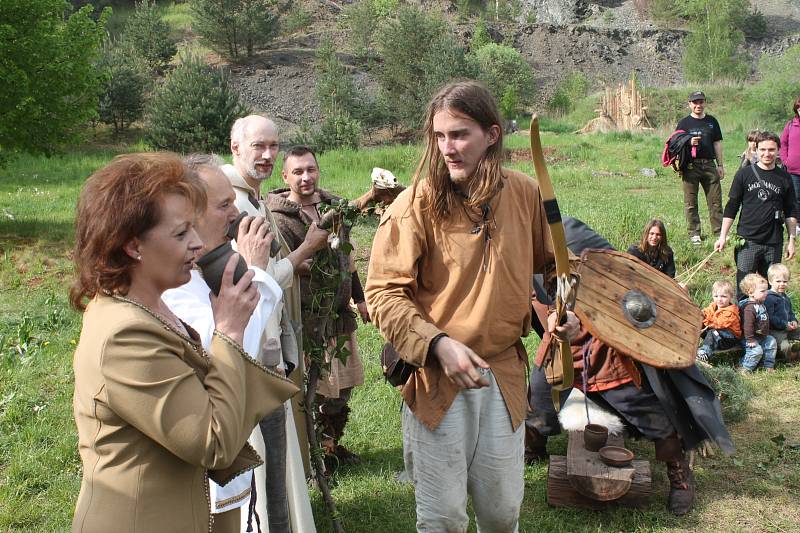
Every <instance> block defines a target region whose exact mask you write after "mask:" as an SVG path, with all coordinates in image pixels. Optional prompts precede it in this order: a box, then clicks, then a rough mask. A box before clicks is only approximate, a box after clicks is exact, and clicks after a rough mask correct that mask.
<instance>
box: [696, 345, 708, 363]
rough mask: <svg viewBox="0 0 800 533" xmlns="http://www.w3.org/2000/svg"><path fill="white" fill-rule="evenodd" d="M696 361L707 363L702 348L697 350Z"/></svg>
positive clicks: (706, 356)
mask: <svg viewBox="0 0 800 533" xmlns="http://www.w3.org/2000/svg"><path fill="white" fill-rule="evenodd" d="M697 360H698V361H700V362H702V363H708V352H707V351H705V350H703V349H702V348H701V349H699V350H697Z"/></svg>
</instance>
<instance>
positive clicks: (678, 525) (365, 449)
mask: <svg viewBox="0 0 800 533" xmlns="http://www.w3.org/2000/svg"><path fill="white" fill-rule="evenodd" d="M681 91H682V89H681ZM721 122H723V121H722V119H721ZM723 127H724V122H723ZM543 129H545V130H546V131H545V133H544V136H543V143H544V145H545V147H546V150H547V158H548V163H549V168H550V171H551V174H552V177H553V181H554V183H555V188H556V193H557V195H558V198H559V202H560V204H561V209H562V212H563V213H565V214H569V215H573V216H577V217H578V218H581V219H583V220H584V221H586V222H588V223H589V224H591V225H592V226H594V227H595V228H596V229H597V230H598V231H600V232H601V233H603V234H604V235H606V237H607V238H608V239H609V240H610V241H611V243H612V244H613V245H615V246H616V247H619V248H624V247H627V246H628V245H629V244H631V243H633V242H635V241H637V240H638V238H639V233H640V231H641V228H642V227H643V225H644V224H645V222H646V221H647V220H648V219H649V218H650V217H652V216H659V217H662V218H663V219H664V220H665V222H666V223H667V228H668V232H669V236H670V243H671V244H672V246H673V248H674V249H675V254H676V259H677V264H678V272H679V273H680V272H681V271H683V270H685V269H687V268H689V267H690V266H691V265H694V264H696V263H697V262H699V261H700V260H702V259H703V258H704V257H705V256H706V255H707V254H709V253H710V251H711V244H710V243H709V242H708V241H706V242H705V243H704V245H702V246H699V247H692V246H690V245H689V244H688V243H687V242H686V237H685V235H686V225H685V221H684V219H683V210H682V194H681V188H680V181H679V179H678V177H677V176H676V175H675V174H674V173H673V172H672V171H671V170H664V169H661V168H660V167H659V160H660V154H661V147H662V146H663V138H662V136H660V135H658V134H652V135H643V136H634V135H628V134H609V135H585V136H576V135H573V134H570V133H563V131H564V128H563V127H562V126H559V123H557V122H552V121H551V122H550V123H549V125H548V127H547V128H543ZM552 130H555V131H560V132H562V133H554V132H553V131H552ZM103 135H104V134H103V133H99V134H98V136H97V137H96V138H95V139H94V141H93V143H94V144H93V146H95V147H93V148H86V149H83V150H79V151H76V152H75V153H73V154H71V155H67V156H64V157H58V158H52V159H43V158H35V157H22V158H20V159H18V160H16V161H14V162H13V163H12V164H11V165H10V166H9V167H7V168H5V169H2V170H0V291H1V292H0V296H1V297H0V312H2V316H3V321H2V323H1V324H0V531H14V532H17V531H19V532H23V531H25V532H27V531H37V532H38V531H47V532H50V531H54V532H60V531H67V530H68V529H69V524H70V520H71V516H72V512H73V509H74V505H75V499H76V497H77V494H78V490H79V486H80V459H79V457H78V453H77V444H76V433H75V427H74V423H73V420H72V413H71V396H72V370H71V369H72V366H71V358H72V352H73V350H74V342H75V339H76V338H77V336H78V332H79V329H80V317H79V316H78V315H77V314H76V313H74V312H72V311H71V310H69V309H68V307H67V305H66V291H67V289H68V286H69V283H70V279H71V275H72V266H71V257H70V254H71V247H72V241H73V237H72V217H73V210H74V205H75V201H76V198H77V195H78V192H79V190H80V187H81V185H82V183H83V181H84V180H85V178H86V176H88V175H89V174H90V173H91V172H92V171H93V170H94V169H96V168H98V167H99V166H101V165H102V164H104V163H105V162H106V161H108V159H110V158H111V157H112V155H113V153H116V152H118V151H120V147H119V146H115V145H114V144H112V143H110V141H109V140H108V139H106V138H105V137H104V136H103ZM528 140H529V139H528V137H526V136H524V135H512V136H509V137H508V138H507V142H506V145H507V147H508V148H509V149H510V150H512V155H513V156H514V157H515V158H516V157H519V156H521V155H522V154H523V153H524V152H525V150H526V147H527V145H528ZM98 144H100V145H101V147H100V148H96V146H97V145H98ZM734 146H735V143H734ZM140 148H141V147H139V149H140ZM420 150H421V149H420V147H418V146H414V145H410V146H397V147H381V148H375V149H371V150H362V151H359V152H352V151H351V152H328V153H326V154H323V155H322V156H321V157H320V167H321V169H322V181H321V185H322V186H323V187H325V188H328V189H330V190H332V191H334V192H336V193H339V194H341V195H344V196H346V197H355V196H357V195H360V194H361V193H362V192H364V191H366V190H367V187H368V184H369V174H370V172H371V169H372V167H374V166H381V167H383V168H388V169H390V170H392V171H393V172H394V173H395V175H397V176H398V178H399V179H400V180H401V181H403V182H404V183H408V181H409V180H410V178H411V176H412V174H413V170H414V167H415V164H416V162H417V158H418V157H419V155H420ZM735 153H736V149H734V148H733V147H732V146H731V144H730V141H726V154H727V156H726V160H727V161H726V163H727V165H726V166H730V165H733V164H734V157H732V156H734V155H735ZM514 166H516V167H518V168H520V169H521V170H523V171H525V172H528V173H531V172H532V167H531V164H530V162H529V161H527V160H519V161H518V162H516V163H514ZM641 168H654V169H656V170H657V175H656V177H655V178H646V177H644V176H642V175H641V174H640V169H641ZM730 168H733V167H730ZM275 172H276V173H275V175H274V177H273V178H272V179H271V180H270V182H269V186H271V187H277V186H279V185H281V183H280V179H279V177H278V172H279V169H276V171H275ZM729 183H730V177H729V178H726V180H725V182H724V187H725V188H726V189H727V186H728V184H729ZM701 216H702V219H703V221H704V227H705V228H707V224H706V221H707V220H708V216H707V213H706V212H705V207H704V206H703V207H701ZM11 217H13V219H12V218H11ZM376 225H377V223H376V221H375V220H374V219H368V220H366V221H364V223H363V224H361V225H359V226H358V227H356V229H355V230H354V239H355V241H356V244H357V255H356V260H357V264H358V268H359V270H360V271H361V272H362V273H364V272H365V270H366V265H367V260H368V257H369V255H368V254H369V244H370V241H371V238H372V234H373V233H374V231H375V228H376ZM731 265H732V252H726V253H725V254H724V255H723V256H722V257H715V258H714V259H713V260H712V261H711V262H710V263H709V265H708V266H707V268H705V269H704V270H703V272H701V273H699V274H698V275H697V276H696V277H695V278H694V279H693V280H692V282H691V284H690V292H691V294H692V296H693V297H694V299H695V301H696V302H698V303H701V304H705V303H707V301H708V300H709V297H710V294H709V293H710V291H709V287H710V284H711V282H713V281H714V280H716V279H718V278H720V277H728V278H732V276H733V271H732V269H731ZM791 268H792V271H793V272H794V274H795V277H796V276H797V275H798V270H797V268H796V266H795V264H794V263H793V264H792V265H791ZM790 292H794V293H800V290H798V289H795V288H793V287H790ZM796 305H797V304H796ZM526 344H527V345H528V347H529V348H532V347H533V345H534V344H535V342H533V341H532V340H530V339H529V340H528V342H527V343H526ZM381 345H382V340H381V338H380V335H379V334H378V332H377V330H376V329H375V328H374V327H373V326H364V327H362V328H361V329H360V330H359V346H360V352H361V356H362V359H363V360H364V364H365V367H366V382H365V384H364V386H362V387H359V388H357V389H356V391H355V393H354V396H353V400H352V409H353V411H352V413H351V421H350V423H349V425H348V431H347V435H346V437H345V440H344V444H345V445H347V446H348V447H349V448H351V449H352V450H353V451H355V452H356V453H358V454H360V455H361V456H362V458H363V459H364V462H363V464H362V465H359V466H355V467H348V468H345V469H342V470H341V471H340V472H339V473H338V474H337V475H336V486H335V489H334V497H335V498H336V501H337V505H338V506H339V509H340V511H341V515H342V521H343V523H344V526H345V529H346V530H347V531H349V532H365V533H367V532H370V533H371V532H378V531H380V532H384V531H387V532H395V531H397V532H401V531H413V528H414V496H413V491H412V489H411V487H409V486H408V485H403V484H400V483H398V482H397V481H396V480H395V474H396V473H397V472H399V471H400V470H401V468H402V444H401V431H400V417H399V405H400V399H399V396H398V394H397V392H396V391H395V390H393V389H392V388H391V387H389V386H388V385H386V384H385V383H384V382H383V379H382V377H381V374H380V369H379V364H378V354H379V351H380V347H381ZM746 379H748V380H749V381H750V382H751V383H752V384H753V385H754V390H755V397H754V400H753V403H752V406H751V409H750V411H749V414H748V415H747V418H745V419H744V420H742V421H741V422H737V423H735V424H732V425H731V426H730V429H731V432H732V434H733V436H734V441H735V442H736V444H737V446H738V454H737V456H736V457H734V458H724V457H718V456H717V457H711V458H705V459H701V460H700V461H699V462H698V466H697V469H696V476H697V480H698V487H699V492H698V502H697V510H696V511H695V512H694V513H692V514H691V515H689V516H687V517H684V518H676V517H673V516H671V515H670V514H669V513H667V512H666V510H665V509H664V502H665V498H666V487H667V480H666V475H665V472H664V469H663V467H662V465H661V464H659V463H657V462H655V461H654V458H653V448H652V445H651V444H649V443H647V442H633V443H632V446H633V448H634V450H635V452H636V453H637V455H639V456H642V457H644V458H647V459H650V460H651V464H652V466H653V489H654V495H653V497H652V500H651V504H650V506H649V507H648V508H647V509H645V510H641V511H629V510H624V511H623V510H617V511H612V512H604V513H594V512H585V511H578V510H565V509H551V508H549V507H548V506H547V504H546V503H545V479H546V467H545V466H544V465H540V466H536V467H530V468H527V469H526V477H525V480H526V493H525V500H524V503H523V510H522V517H521V530H522V531H531V532H532V531H642V532H645V531H694V530H698V531H726V532H727V531H753V530H759V531H761V530H764V531H793V530H794V531H796V530H798V529H800V506H798V501H800V452H798V450H797V449H796V448H793V447H792V446H790V445H797V444H798V443H800V430H798V429H797V428H798V424H799V423H800V410H798V409H797V387H798V380H800V367H792V368H782V369H779V371H778V372H776V373H775V374H773V375H766V374H756V375H754V376H751V377H748V378H746ZM780 435H783V438H784V440H783V441H781V439H780V438H776V437H778V436H780ZM773 439H775V440H773ZM565 450H566V440H565V439H564V437H563V436H561V437H557V438H554V439H552V440H551V444H550V451H551V452H553V453H564V451H565ZM312 498H313V505H314V510H315V514H316V516H317V525H318V528H319V530H320V531H323V532H324V531H330V526H329V524H328V521H327V519H326V517H325V513H324V510H323V507H322V502H321V499H320V498H319V495H318V494H317V493H316V492H315V493H313V495H312ZM471 531H474V525H473V529H472V530H471Z"/></svg>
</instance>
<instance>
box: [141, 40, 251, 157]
mask: <svg viewBox="0 0 800 533" xmlns="http://www.w3.org/2000/svg"><path fill="white" fill-rule="evenodd" d="M247 112H248V110H247V108H246V107H245V106H243V105H242V104H241V103H240V102H239V95H238V94H237V93H236V91H235V90H234V89H233V87H232V86H231V84H230V79H229V76H228V75H227V74H226V73H225V72H224V71H222V70H221V69H218V68H213V67H209V66H208V65H206V64H205V63H203V61H202V60H201V59H200V58H198V57H195V56H188V57H186V58H184V60H183V61H182V62H181V63H180V64H179V65H178V66H177V67H176V68H175V70H173V71H172V72H171V73H170V74H169V76H167V79H166V80H165V81H164V83H163V85H161V87H159V88H158V90H157V91H156V94H155V95H154V97H153V99H152V102H151V105H150V107H149V109H148V112H147V121H148V127H147V131H146V134H145V138H146V140H147V142H148V143H150V145H152V146H153V147H154V148H157V149H162V150H172V151H175V152H182V153H188V152H222V151H225V150H227V149H228V140H229V139H228V138H229V135H230V131H231V126H232V125H233V121H234V120H236V119H237V118H238V117H241V116H244V115H246V114H247Z"/></svg>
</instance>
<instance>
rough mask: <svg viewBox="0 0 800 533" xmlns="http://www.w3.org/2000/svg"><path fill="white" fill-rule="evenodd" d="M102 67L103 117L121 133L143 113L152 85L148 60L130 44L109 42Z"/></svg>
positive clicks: (101, 118)
mask: <svg viewBox="0 0 800 533" xmlns="http://www.w3.org/2000/svg"><path fill="white" fill-rule="evenodd" d="M98 68H99V69H100V71H101V72H103V87H102V91H101V93H100V107H99V113H100V120H101V121H102V122H104V123H106V124H112V125H113V126H114V133H117V134H118V133H120V132H122V131H123V130H125V129H126V128H128V127H129V126H130V125H131V123H132V122H133V121H135V120H138V119H139V118H141V116H142V112H143V110H144V103H145V94H146V92H147V89H148V88H149V86H150V78H149V77H148V75H147V64H146V63H145V62H144V61H143V60H142V59H141V58H140V57H139V56H138V55H135V54H134V55H132V54H130V52H129V50H128V49H127V48H120V47H112V46H110V45H109V46H107V47H106V50H105V53H104V55H103V59H102V60H101V61H100V64H99V65H98Z"/></svg>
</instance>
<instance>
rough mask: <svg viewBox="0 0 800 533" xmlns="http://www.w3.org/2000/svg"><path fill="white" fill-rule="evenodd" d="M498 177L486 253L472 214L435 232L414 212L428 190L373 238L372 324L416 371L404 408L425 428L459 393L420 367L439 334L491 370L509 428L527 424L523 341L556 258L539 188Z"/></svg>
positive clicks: (390, 214) (395, 206) (437, 373)
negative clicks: (538, 278)
mask: <svg viewBox="0 0 800 533" xmlns="http://www.w3.org/2000/svg"><path fill="white" fill-rule="evenodd" d="M503 174H504V176H505V179H504V180H503V182H504V187H503V189H502V190H501V191H500V192H499V193H498V194H497V195H495V197H494V198H493V199H492V201H491V215H490V217H489V224H488V226H489V231H490V235H491V240H490V241H489V245H488V246H485V241H484V238H485V234H484V232H485V231H486V230H485V229H484V230H482V231H480V232H477V233H476V232H475V231H474V230H475V227H476V223H475V222H474V221H473V220H475V218H476V214H472V215H471V216H472V219H473V220H470V219H469V218H468V216H467V215H466V213H465V212H464V211H463V210H458V211H457V212H456V213H454V214H453V217H452V218H451V220H450V221H448V222H447V223H445V224H443V225H441V226H435V225H433V224H432V222H431V219H430V216H427V215H426V214H425V213H423V211H422V206H421V203H422V202H421V199H422V196H423V194H424V191H425V190H426V188H427V183H426V182H423V183H421V184H420V185H419V186H418V187H417V191H416V196H415V197H413V198H412V193H413V188H409V189H407V190H406V191H404V192H403V193H401V194H400V196H398V198H397V200H395V202H394V203H392V205H391V206H390V207H389V209H388V210H387V211H386V213H384V216H383V218H382V219H381V222H380V225H379V227H378V230H377V232H376V234H375V240H374V242H373V245H372V255H371V257H370V263H369V274H368V275H367V284H366V289H365V292H366V296H367V303H368V306H369V310H370V315H371V316H372V317H373V319H374V321H375V324H376V325H377V326H378V327H379V328H380V330H381V333H382V334H383V336H384V337H385V338H386V339H387V340H388V341H389V342H391V343H393V344H394V345H395V347H396V348H397V350H398V352H399V353H400V354H401V356H402V357H403V358H404V359H405V360H407V361H409V362H411V363H413V364H414V365H417V366H420V367H421V368H420V369H419V370H418V371H417V372H416V373H415V374H414V375H413V376H412V377H411V379H409V381H408V383H406V385H405V387H404V388H403V398H404V399H405V401H406V403H407V404H408V406H409V408H410V409H411V410H412V411H413V412H414V414H415V415H416V416H417V418H418V419H419V420H420V421H421V422H422V423H423V424H425V425H426V426H428V427H430V428H436V426H438V424H439V422H440V421H441V419H442V417H443V416H444V414H445V412H446V411H447V410H448V409H449V407H450V405H451V403H452V402H453V399H454V398H455V396H456V394H457V393H458V389H457V387H456V386H455V385H454V384H453V382H452V381H450V379H449V378H447V377H446V376H445V375H444V373H443V371H442V369H441V367H440V366H439V363H438V361H437V360H435V359H434V358H431V359H428V358H427V355H428V348H429V344H430V341H431V339H432V338H433V337H435V336H436V335H437V334H439V333H440V332H444V333H446V334H447V335H449V336H450V337H452V338H454V339H456V340H458V341H460V342H462V343H464V344H465V345H467V346H469V347H470V348H471V349H472V350H474V351H475V352H476V353H477V354H478V355H479V356H480V357H482V358H484V359H485V360H486V362H487V363H489V365H490V366H491V368H492V372H493V373H494V374H495V376H496V378H497V383H498V385H499V387H500V391H501V393H502V395H503V399H504V400H505V402H506V406H507V408H508V412H509V415H510V418H511V424H512V426H513V428H514V429H516V428H517V427H518V426H519V424H521V423H522V420H523V419H524V418H525V414H526V410H527V404H526V373H525V371H526V366H527V355H526V354H525V351H524V348H523V347H522V343H521V341H520V337H521V336H524V335H527V334H528V331H529V330H530V322H531V299H530V298H531V292H532V278H533V274H534V272H542V273H544V272H545V270H547V271H548V274H549V273H550V270H552V268H553V267H552V265H553V263H554V257H553V250H552V242H551V239H550V230H549V227H548V225H547V221H546V219H545V214H544V208H543V207H542V198H541V194H540V192H539V186H538V184H537V183H536V182H535V181H534V180H532V179H531V178H529V177H528V176H525V175H524V174H521V173H519V172H516V171H513V170H505V169H504V170H503ZM478 226H481V224H480V223H479V224H478ZM484 261H486V264H487V268H486V269H485V270H484V268H483V265H484Z"/></svg>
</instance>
